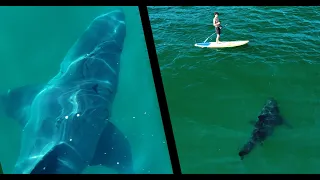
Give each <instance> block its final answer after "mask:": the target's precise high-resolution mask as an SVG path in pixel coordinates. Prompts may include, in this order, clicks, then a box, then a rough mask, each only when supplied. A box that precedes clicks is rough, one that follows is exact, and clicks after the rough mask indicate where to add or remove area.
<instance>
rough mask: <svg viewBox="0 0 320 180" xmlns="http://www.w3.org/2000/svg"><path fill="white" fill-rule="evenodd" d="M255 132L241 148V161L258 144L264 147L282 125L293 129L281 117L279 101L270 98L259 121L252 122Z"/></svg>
mask: <svg viewBox="0 0 320 180" xmlns="http://www.w3.org/2000/svg"><path fill="white" fill-rule="evenodd" d="M251 123H252V124H253V125H254V130H253V131H252V133H251V138H250V139H249V141H248V142H247V143H246V144H245V145H244V146H243V147H242V148H241V150H240V152H239V156H240V158H241V160H242V159H243V158H244V156H245V155H247V154H249V153H250V152H251V151H252V150H253V149H254V147H255V146H256V145H257V144H260V145H262V144H263V142H264V141H265V140H266V139H267V137H268V136H270V135H272V133H273V131H274V128H275V127H276V126H280V125H287V126H288V127H291V125H289V124H288V123H287V122H286V121H285V120H284V119H283V118H282V117H281V115H280V111H279V107H278V104H277V101H276V100H275V99H274V98H269V99H268V100H267V102H266V104H265V105H264V107H263V108H262V110H261V112H260V114H259V116H258V120H257V121H252V122H251Z"/></svg>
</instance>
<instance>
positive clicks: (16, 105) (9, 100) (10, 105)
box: [0, 84, 45, 126]
mask: <svg viewBox="0 0 320 180" xmlns="http://www.w3.org/2000/svg"><path fill="white" fill-rule="evenodd" d="M44 87H45V84H36V85H26V86H21V87H18V88H14V89H9V90H8V91H7V93H5V94H2V95H0V101H1V102H0V108H1V111H4V112H1V113H4V114H5V115H6V116H7V117H10V118H12V119H15V120H17V121H18V122H19V123H20V124H21V125H22V126H25V124H26V123H27V116H28V112H29V110H28V107H29V106H30V105H31V103H32V102H33V100H34V98H35V96H36V95H37V94H38V93H39V92H40V91H41V90H42V89H43V88H44ZM1 113H0V114H1Z"/></svg>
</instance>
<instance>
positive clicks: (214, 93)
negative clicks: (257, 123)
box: [149, 6, 320, 173]
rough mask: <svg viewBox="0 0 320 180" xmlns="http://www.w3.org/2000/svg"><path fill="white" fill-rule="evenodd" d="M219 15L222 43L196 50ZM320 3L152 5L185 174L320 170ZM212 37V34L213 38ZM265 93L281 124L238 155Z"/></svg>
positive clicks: (163, 73) (318, 171) (160, 55)
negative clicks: (223, 45)
mask: <svg viewBox="0 0 320 180" xmlns="http://www.w3.org/2000/svg"><path fill="white" fill-rule="evenodd" d="M215 11H218V12H219V13H220V15H219V19H220V20H221V24H222V26H223V28H222V35H221V41H232V40H250V42H249V44H248V45H245V46H242V47H238V48H227V49H201V48H197V47H194V46H193V45H194V43H195V42H203V41H204V40H205V39H206V38H207V37H208V36H210V35H211V34H212V33H214V28H213V26H212V18H213V13H214V12H215ZM319 12H320V7H249V6H248V7H231V6H230V7H221V6H220V7H149V16H150V20H151V26H152V30H153V35H154V40H155V43H156V49H157V54H158V59H159V63H160V66H161V72H162V78H163V83H164V88H165V92H166V97H167V101H168V106H169V112H170V116H171V121H172V125H173V129H174V134H175V140H176V144H177V149H178V154H179V158H180V164H181V168H182V171H183V173H320V168H319V167H320V154H319V151H320V118H319V116H320V101H319V99H320V61H319V57H320V48H319V47H320V13H319ZM209 41H215V36H213V39H211V40H209ZM268 97H274V98H275V99H276V100H277V101H278V103H279V106H280V111H281V114H282V116H283V117H284V118H285V119H286V120H287V121H288V122H289V123H290V124H292V126H293V129H288V128H286V127H279V128H277V129H276V130H275V133H274V134H273V136H271V137H270V138H269V139H267V140H266V141H265V143H264V145H263V146H258V147H257V148H256V149H254V150H253V151H252V153H251V154H249V155H248V156H247V157H245V159H244V160H243V161H241V160H240V158H239V157H238V155H237V154H238V150H239V148H240V147H241V146H242V145H243V144H244V143H245V142H246V141H247V140H248V138H249V137H250V133H251V131H252V128H253V127H252V125H251V124H250V123H249V121H250V120H255V119H256V118H257V116H258V114H259V112H260V110H261V108H262V107H263V104H264V103H265V101H266V99H267V98H268Z"/></svg>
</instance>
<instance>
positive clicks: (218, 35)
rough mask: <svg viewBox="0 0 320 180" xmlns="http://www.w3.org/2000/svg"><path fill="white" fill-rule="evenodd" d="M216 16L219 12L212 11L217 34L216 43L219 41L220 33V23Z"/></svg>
mask: <svg viewBox="0 0 320 180" xmlns="http://www.w3.org/2000/svg"><path fill="white" fill-rule="evenodd" d="M218 16H219V13H218V12H214V18H213V26H214V27H215V29H216V34H217V38H216V43H220V34H221V25H220V21H219V17H218Z"/></svg>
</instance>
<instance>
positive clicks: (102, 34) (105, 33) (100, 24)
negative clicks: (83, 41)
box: [90, 10, 126, 47]
mask: <svg viewBox="0 0 320 180" xmlns="http://www.w3.org/2000/svg"><path fill="white" fill-rule="evenodd" d="M90 28H92V29H94V31H95V33H96V35H98V36H99V38H101V39H113V40H114V41H115V42H116V44H117V45H118V46H121V47H122V45H123V42H124V38H125V35H126V26H125V14H124V13H123V11H122V10H114V11H111V12H109V13H106V14H102V15H100V16H98V17H96V18H95V19H94V20H93V22H92V25H91V27H90Z"/></svg>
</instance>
